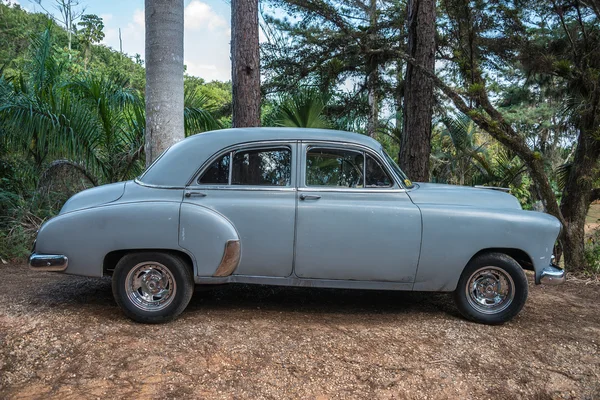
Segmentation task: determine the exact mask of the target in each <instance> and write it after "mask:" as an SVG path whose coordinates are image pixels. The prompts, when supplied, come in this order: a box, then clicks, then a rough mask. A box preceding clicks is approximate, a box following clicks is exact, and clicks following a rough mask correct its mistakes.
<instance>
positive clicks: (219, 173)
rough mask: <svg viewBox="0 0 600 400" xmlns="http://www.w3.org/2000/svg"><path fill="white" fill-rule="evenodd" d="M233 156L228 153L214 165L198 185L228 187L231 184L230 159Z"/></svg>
mask: <svg viewBox="0 0 600 400" xmlns="http://www.w3.org/2000/svg"><path fill="white" fill-rule="evenodd" d="M230 158H231V154H229V153H227V154H225V155H224V156H223V157H221V158H219V159H218V160H217V161H215V162H214V163H212V164H211V165H210V167H208V169H207V170H206V171H205V172H204V175H202V177H201V178H200V179H199V180H198V183H202V184H213V185H227V184H228V183H229V159H230Z"/></svg>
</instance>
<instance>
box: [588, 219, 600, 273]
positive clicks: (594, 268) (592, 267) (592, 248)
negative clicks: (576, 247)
mask: <svg viewBox="0 0 600 400" xmlns="http://www.w3.org/2000/svg"><path fill="white" fill-rule="evenodd" d="M585 261H586V266H587V271H588V272H590V273H592V274H598V273H600V228H598V229H596V230H595V231H594V232H592V234H591V235H590V236H589V237H588V238H587V239H586V241H585Z"/></svg>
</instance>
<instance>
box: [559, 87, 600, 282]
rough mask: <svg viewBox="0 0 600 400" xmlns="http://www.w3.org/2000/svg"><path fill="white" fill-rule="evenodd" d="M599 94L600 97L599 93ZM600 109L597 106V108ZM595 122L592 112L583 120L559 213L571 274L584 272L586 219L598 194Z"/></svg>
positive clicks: (598, 145)
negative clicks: (577, 270)
mask: <svg viewBox="0 0 600 400" xmlns="http://www.w3.org/2000/svg"><path fill="white" fill-rule="evenodd" d="M597 92H598V93H597V95H600V90H598V91H597ZM599 105H600V104H599V103H598V102H596V104H595V106H596V108H597V107H598V106H599ZM596 118H599V117H598V116H597V114H596V112H594V109H593V108H592V112H591V115H590V114H588V115H584V116H583V118H582V125H583V126H582V129H581V130H580V133H579V138H578V140H577V149H576V150H575V158H574V160H573V163H572V167H571V172H570V173H569V178H568V180H567V183H566V185H565V190H564V192H563V197H562V200H561V204H560V211H561V213H562V215H563V218H564V220H565V225H564V227H563V232H562V236H561V245H562V251H563V253H564V255H565V265H568V266H569V268H570V269H572V270H576V269H583V268H584V267H585V264H586V260H585V256H584V251H585V217H586V215H587V212H588V209H589V207H590V204H591V202H592V201H594V193H597V192H596V191H597V190H598V189H594V188H593V184H594V182H595V181H596V180H597V179H598V175H599V172H598V159H599V158H600V141H599V140H597V139H596V138H595V137H594V136H593V134H592V132H594V128H595V127H597V125H598V124H597V122H596V121H595V119H596ZM595 190H596V191H595Z"/></svg>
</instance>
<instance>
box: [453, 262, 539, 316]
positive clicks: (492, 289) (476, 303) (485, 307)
mask: <svg viewBox="0 0 600 400" xmlns="http://www.w3.org/2000/svg"><path fill="white" fill-rule="evenodd" d="M527 293H528V286H527V277H526V276H525V272H524V271H523V269H522V268H521V266H520V265H519V263H517V262H516V261H515V260H514V259H513V258H511V257H509V256H507V255H506V254H502V253H487V254H482V255H480V256H478V257H476V258H474V259H473V260H471V261H470V262H469V264H468V265H467V266H466V267H465V269H464V271H463V273H462V275H461V277H460V280H459V281H458V286H457V287H456V290H455V291H454V301H455V302H456V306H457V307H458V310H459V311H460V313H461V314H462V315H463V316H464V317H465V318H468V319H470V320H472V321H475V322H480V323H484V324H490V325H497V324H502V323H504V322H507V321H510V320H511V319H513V318H514V317H515V316H516V315H517V314H518V313H519V312H520V311H521V309H522V308H523V306H524V305H525V301H526V300H527Z"/></svg>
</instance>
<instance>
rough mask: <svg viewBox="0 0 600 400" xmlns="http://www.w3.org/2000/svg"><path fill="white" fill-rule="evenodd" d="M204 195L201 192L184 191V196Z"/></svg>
mask: <svg viewBox="0 0 600 400" xmlns="http://www.w3.org/2000/svg"><path fill="white" fill-rule="evenodd" d="M192 196H194V197H206V194H205V193H202V192H185V197H188V198H189V197H192Z"/></svg>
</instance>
